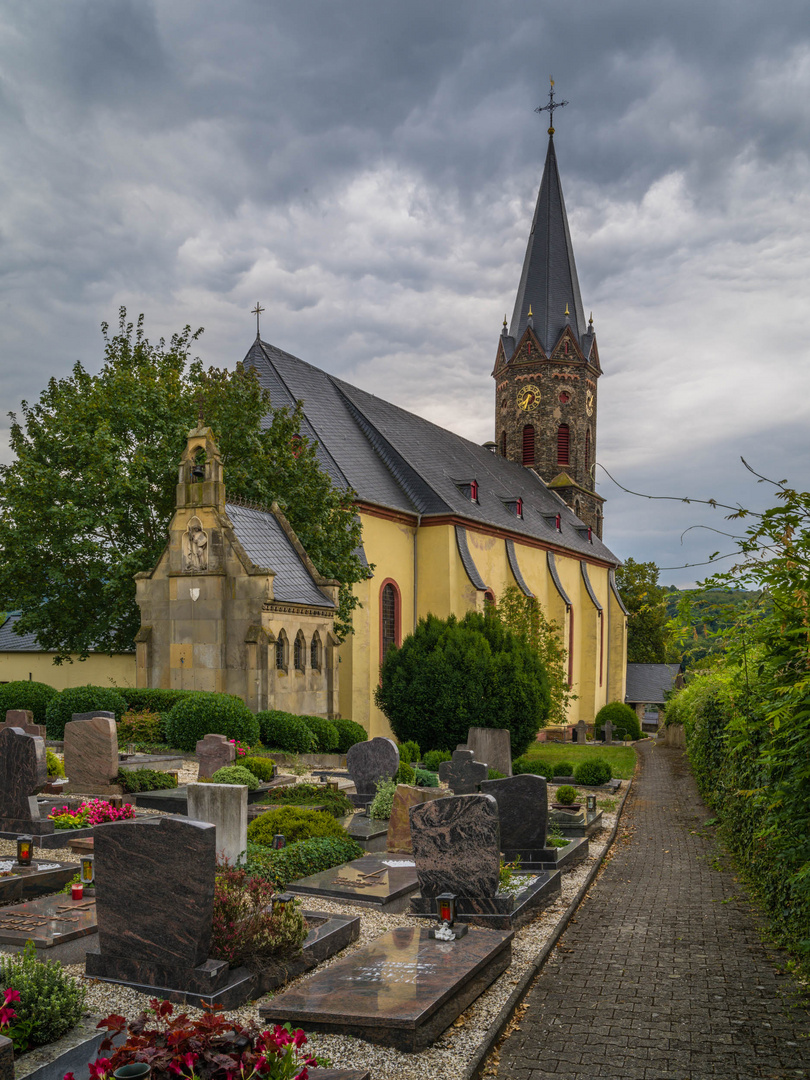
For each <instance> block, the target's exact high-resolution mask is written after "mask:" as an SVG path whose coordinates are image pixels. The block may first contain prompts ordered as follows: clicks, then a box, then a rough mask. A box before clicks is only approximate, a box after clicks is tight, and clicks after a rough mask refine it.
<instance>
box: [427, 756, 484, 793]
mask: <svg viewBox="0 0 810 1080" xmlns="http://www.w3.org/2000/svg"><path fill="white" fill-rule="evenodd" d="M488 772H489V770H488V769H487V766H486V764H485V762H483V761H476V760H475V755H474V754H473V752H472V750H454V751H453V757H452V758H451V760H450V761H443V762H442V763H441V764H440V765H439V779H440V780H441V781H442V783H444V784H448V785H449V787H450V790H451V791H452V792H453V794H454V795H474V794H475V793H476V792H477V791H478V785H479V784H480V783H481V781H482V780H486V778H487V774H488Z"/></svg>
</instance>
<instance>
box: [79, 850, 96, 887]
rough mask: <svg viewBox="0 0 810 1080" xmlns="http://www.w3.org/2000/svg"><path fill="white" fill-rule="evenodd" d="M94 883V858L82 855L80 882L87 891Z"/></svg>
mask: <svg viewBox="0 0 810 1080" xmlns="http://www.w3.org/2000/svg"><path fill="white" fill-rule="evenodd" d="M95 881H96V869H95V856H93V855H83V856H82V871H81V882H82V885H85V886H86V887H87V888H88V889H89V888H90V886H91V885H94V884H95Z"/></svg>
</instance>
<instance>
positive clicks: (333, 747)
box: [301, 716, 340, 754]
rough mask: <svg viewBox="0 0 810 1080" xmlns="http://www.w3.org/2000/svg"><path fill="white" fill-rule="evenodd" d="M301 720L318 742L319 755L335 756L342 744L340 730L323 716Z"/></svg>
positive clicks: (303, 717)
mask: <svg viewBox="0 0 810 1080" xmlns="http://www.w3.org/2000/svg"><path fill="white" fill-rule="evenodd" d="M301 719H302V720H303V721H304V723H305V724H306V725H307V727H308V728H309V730H310V731H311V732H313V734H314V735H315V738H316V739H317V740H318V747H317V750H318V753H319V754H334V753H336V752H337V748H338V746H339V744H340V736H339V735H338V729H337V728H336V727H335V725H334V724H333V723H332V721H331V720H326V719H325V718H324V717H323V716H302V717H301Z"/></svg>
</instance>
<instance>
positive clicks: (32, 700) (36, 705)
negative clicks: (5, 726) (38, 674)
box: [0, 679, 70, 724]
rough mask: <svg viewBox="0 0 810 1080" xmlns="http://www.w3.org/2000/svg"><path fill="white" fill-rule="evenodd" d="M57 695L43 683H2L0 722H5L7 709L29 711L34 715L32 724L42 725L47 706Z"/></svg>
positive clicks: (21, 681)
mask: <svg viewBox="0 0 810 1080" xmlns="http://www.w3.org/2000/svg"><path fill="white" fill-rule="evenodd" d="M58 693H59V691H58V690H54V688H53V687H52V686H48V684H47V683H44V682H26V681H25V680H24V679H20V680H17V681H15V682H8V683H4V684H3V685H2V686H0V720H5V718H6V712H7V710H8V709H30V710H31V712H32V713H33V714H34V723H35V724H44V723H45V716H46V713H47V709H48V705H49V704H50V703H51V701H52V700H53V698H55V697H56V695H57V694H58ZM68 719H70V717H68Z"/></svg>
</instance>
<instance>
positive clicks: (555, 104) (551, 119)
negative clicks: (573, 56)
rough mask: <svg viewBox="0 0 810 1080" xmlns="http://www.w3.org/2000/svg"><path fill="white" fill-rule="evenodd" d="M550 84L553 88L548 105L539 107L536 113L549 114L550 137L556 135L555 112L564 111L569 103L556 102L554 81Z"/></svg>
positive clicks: (549, 94)
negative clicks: (556, 110)
mask: <svg viewBox="0 0 810 1080" xmlns="http://www.w3.org/2000/svg"><path fill="white" fill-rule="evenodd" d="M549 82H550V83H551V87H550V88H549V92H548V105H538V107H537V108H536V109H535V110H534V111H535V112H538V113H544V112H547V113H548V119H549V126H548V133H549V135H553V134H554V110H555V109H563V108H565V106H566V105H567V104H568V102H567V101H555V100H554V80H553V79H551V78H550V79H549Z"/></svg>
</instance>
